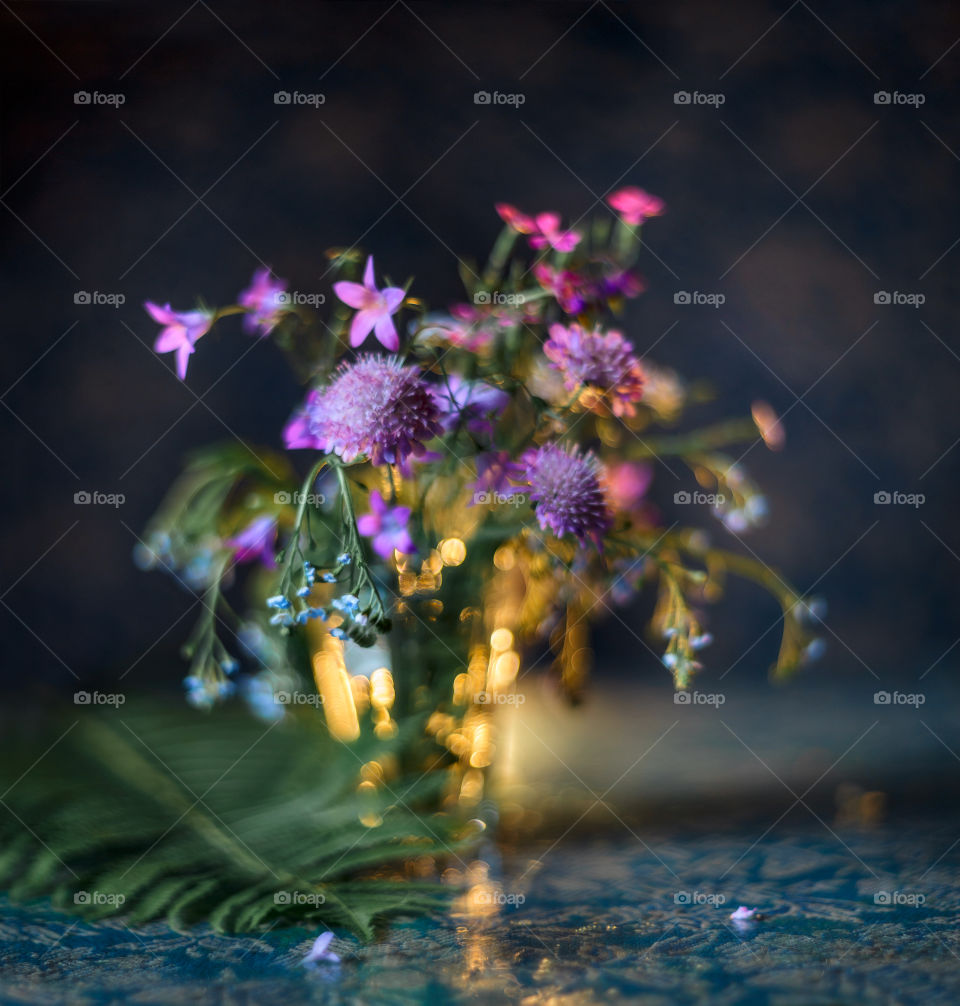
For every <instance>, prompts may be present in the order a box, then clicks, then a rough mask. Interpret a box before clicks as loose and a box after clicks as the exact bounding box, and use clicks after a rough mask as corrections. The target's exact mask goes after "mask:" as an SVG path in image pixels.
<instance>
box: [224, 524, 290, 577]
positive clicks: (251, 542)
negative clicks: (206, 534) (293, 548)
mask: <svg viewBox="0 0 960 1006" xmlns="http://www.w3.org/2000/svg"><path fill="white" fill-rule="evenodd" d="M276 540H277V518H276V517H273V516H272V515H270V514H261V515H260V516H259V517H255V518H254V519H253V520H252V521H251V522H250V523H249V524H248V525H247V526H246V527H245V528H244V529H243V530H242V531H241V532H240V533H239V534H235V535H234V536H233V537H232V538H228V539H227V540H226V541H225V542H224V544H225V545H226V546H227V548H230V549H233V554H234V556H235V557H236V560H237V562H252V561H253V560H254V559H259V560H260V561H261V562H262V563H263V565H264V566H268V567H270V568H272V567H274V566H276V564H277V557H276V555H274V551H273V549H274V545H275V543H276Z"/></svg>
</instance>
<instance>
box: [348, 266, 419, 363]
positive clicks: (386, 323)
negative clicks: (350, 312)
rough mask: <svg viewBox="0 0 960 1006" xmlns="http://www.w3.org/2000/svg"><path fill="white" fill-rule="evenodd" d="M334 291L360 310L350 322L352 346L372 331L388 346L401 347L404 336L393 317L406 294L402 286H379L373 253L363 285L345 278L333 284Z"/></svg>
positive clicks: (385, 346) (359, 342)
mask: <svg viewBox="0 0 960 1006" xmlns="http://www.w3.org/2000/svg"><path fill="white" fill-rule="evenodd" d="M333 292H334V293H335V294H336V295H337V296H338V297H339V298H340V299H341V300H342V301H343V302H344V304H346V305H347V306H348V307H354V308H356V309H357V313H356V314H355V315H354V316H353V321H352V322H351V323H350V345H351V346H359V345H360V344H361V343H362V342H363V340H364V339H366V337H367V336H368V335H369V334H370V333H371V331H372V332H373V333H374V335H375V336H376V337H377V339H378V341H379V342H380V344H381V345H382V346H383V347H384V348H386V349H389V350H391V351H394V352H395V351H396V350H397V349H399V348H400V337H399V336H398V335H397V328H396V326H395V325H394V323H393V317H392V316H393V315H394V314H396V313H397V311H399V310H400V305H401V304H402V303H403V298H404V297H405V296H406V294H405V293H404V291H403V290H401V289H400V287H398V286H387V287H384V288H383V289H382V290H378V289H377V284H376V282H375V280H374V275H373V256H372V255H371V256H370V257H369V258H368V259H367V267H366V269H365V270H364V273H363V284H362V285H361V284H360V283H351V282H349V281H348V280H342V281H341V282H339V283H334V284H333Z"/></svg>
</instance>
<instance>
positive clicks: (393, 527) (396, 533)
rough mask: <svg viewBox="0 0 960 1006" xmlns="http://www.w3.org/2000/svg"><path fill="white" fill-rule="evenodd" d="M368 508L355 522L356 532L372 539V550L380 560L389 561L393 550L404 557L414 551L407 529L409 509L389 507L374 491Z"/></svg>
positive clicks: (405, 507) (406, 507)
mask: <svg viewBox="0 0 960 1006" xmlns="http://www.w3.org/2000/svg"><path fill="white" fill-rule="evenodd" d="M370 507H371V509H370V513H368V514H364V515H363V516H362V517H360V518H359V519H358V520H357V530H358V531H359V532H360V534H362V535H363V536H364V538H371V539H373V540H372V545H373V550H374V552H376V553H377V555H379V556H380V558H381V559H389V558H390V556H392V555H393V550H394V549H396V550H397V551H398V552H403V553H404V554H405V555H410V554H411V553H413V552H415V551H416V548H415V546H414V544H413V539H412V538H411V537H410V532H409V530H408V529H407V525H408V524H409V523H410V507H408V506H395V507H391V506H390V505H389V504H388V503H387V501H386V500H385V499H384V498H383V497H382V496H381V495H380V493H378V492H377V491H376V490H374V491H373V492H372V493H370Z"/></svg>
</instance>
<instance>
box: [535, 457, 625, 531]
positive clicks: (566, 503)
mask: <svg viewBox="0 0 960 1006" xmlns="http://www.w3.org/2000/svg"><path fill="white" fill-rule="evenodd" d="M520 461H521V464H522V465H523V476H522V481H523V483H525V484H527V485H529V486H530V499H531V500H532V501H533V503H534V507H535V510H536V514H537V520H538V521H539V523H540V527H542V528H543V530H544V531H552V532H553V534H555V535H556V536H557V537H558V538H562V537H563V536H564V535H565V534H574V535H576V536H577V537H578V538H579V539H580V541H581V543H583V541H584V540H585V539H586V538H587V537H588V536H589V537H590V538H592V539H593V541H594V542H595V543H596V544H597V545H599V544H600V536H601V535H602V534H603V533H604V532H605V531H607V529H608V528H609V527H610V524H611V523H612V520H611V515H610V510H609V507H608V506H607V501H606V498H605V497H604V494H603V488H602V486H601V483H600V475H601V467H600V462H599V461H598V460H597V458H596V456H595V455H594V454H593V453H592V452H590V451H588V452H587V453H586V454H581V453H580V448H579V447H576V446H574V447H572V448H571V449H570V450H567V449H566V448H565V447H562V446H561V445H560V444H555V443H552V444H544V445H543V447H538V448H534V449H531V450H529V451H527V453H526V454H524V455H523V457H522V458H521V459H520Z"/></svg>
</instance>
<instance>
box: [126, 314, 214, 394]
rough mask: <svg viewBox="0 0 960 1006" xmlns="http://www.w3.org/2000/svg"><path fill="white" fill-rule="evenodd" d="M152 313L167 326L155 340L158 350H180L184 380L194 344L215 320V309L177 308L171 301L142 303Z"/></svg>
mask: <svg viewBox="0 0 960 1006" xmlns="http://www.w3.org/2000/svg"><path fill="white" fill-rule="evenodd" d="M143 306H144V307H145V308H146V309H147V312H148V313H149V315H150V317H151V318H153V320H154V321H156V322H159V323H160V324H161V325H164V326H166V327H165V328H164V329H163V331H162V332H161V333H160V334H159V335H158V336H157V340H156V342H154V344H153V348H154V351H155V352H157V353H176V354H177V376H178V377H179V378H180V380H181V381H182V380H183V379H184V378H185V377H186V376H187V363H188V361H189V360H190V355H191V354H192V353H193V347H194V346H195V345H196V343H197V340H198V339H199V338H200V336H201V335H206V333H207V332H209V331H210V326H211V325H212V324H213V318H214V312H213V311H174V310H173V309H172V308H171V307H170V305H169V304H164V306H163V307H160V305H159V304H154V303H152V302H151V301H149V300H148V301H147V302H146V303H145V304H144V305H143Z"/></svg>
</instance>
